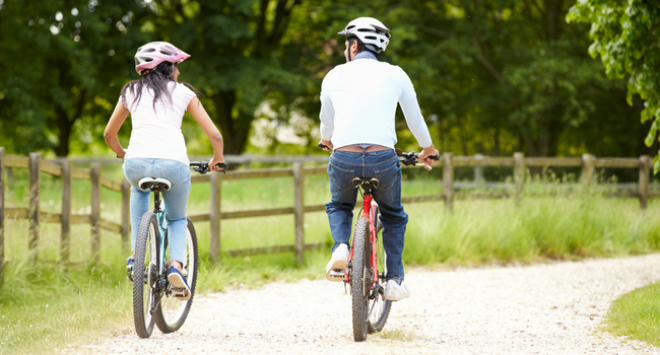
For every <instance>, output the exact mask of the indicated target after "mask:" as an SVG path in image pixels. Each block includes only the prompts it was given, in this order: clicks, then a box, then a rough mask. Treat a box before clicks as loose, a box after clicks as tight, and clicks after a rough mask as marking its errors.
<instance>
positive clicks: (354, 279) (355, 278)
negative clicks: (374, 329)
mask: <svg viewBox="0 0 660 355" xmlns="http://www.w3.org/2000/svg"><path fill="white" fill-rule="evenodd" d="M369 244H370V243H369V221H368V220H367V219H364V218H360V219H359V220H358V221H357V223H356V224H355V235H354V236H353V260H351V270H350V282H351V298H352V300H351V301H352V304H353V339H355V341H365V340H366V339H367V318H368V298H369V288H370V287H369V283H370V282H371V281H372V279H371V278H372V275H371V273H370V272H369V270H371V269H370V268H369V254H370V253H369V248H367V245H369Z"/></svg>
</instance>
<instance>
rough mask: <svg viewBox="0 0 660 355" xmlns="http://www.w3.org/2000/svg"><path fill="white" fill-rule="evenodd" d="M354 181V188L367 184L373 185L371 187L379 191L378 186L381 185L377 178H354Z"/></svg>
mask: <svg viewBox="0 0 660 355" xmlns="http://www.w3.org/2000/svg"><path fill="white" fill-rule="evenodd" d="M352 181H353V187H356V188H357V187H358V186H360V185H362V184H365V183H366V184H369V185H371V187H373V188H374V189H377V188H378V185H380V181H379V180H378V179H376V178H375V177H361V176H360V177H356V178H353V180H352Z"/></svg>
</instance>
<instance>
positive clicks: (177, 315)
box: [155, 219, 199, 334]
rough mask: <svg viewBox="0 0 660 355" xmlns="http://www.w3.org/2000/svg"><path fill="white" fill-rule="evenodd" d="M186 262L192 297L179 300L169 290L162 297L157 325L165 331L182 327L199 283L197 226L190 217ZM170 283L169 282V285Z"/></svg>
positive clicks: (157, 312) (172, 330) (156, 316)
mask: <svg viewBox="0 0 660 355" xmlns="http://www.w3.org/2000/svg"><path fill="white" fill-rule="evenodd" d="M186 246H187V250H186V253H185V255H186V259H187V260H186V262H185V263H184V265H183V267H184V269H185V270H186V271H187V277H186V278H187V281H188V286H189V287H190V298H189V299H188V300H187V301H179V300H177V299H175V298H174V297H169V296H168V295H167V291H166V293H165V295H163V297H162V298H161V302H160V304H159V306H158V308H157V309H156V315H155V318H156V325H157V326H158V329H160V331H161V332H163V333H166V334H167V333H172V332H176V331H177V330H179V329H181V327H182V326H183V323H185V321H186V318H188V313H189V312H190V308H191V307H192V302H193V298H194V297H195V285H196V284H197V267H198V265H199V252H198V249H197V234H196V233H195V226H193V223H192V221H191V220H190V219H188V228H187V233H186ZM167 287H170V286H169V283H168V286H167Z"/></svg>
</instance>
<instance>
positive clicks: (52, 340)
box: [0, 167, 660, 354]
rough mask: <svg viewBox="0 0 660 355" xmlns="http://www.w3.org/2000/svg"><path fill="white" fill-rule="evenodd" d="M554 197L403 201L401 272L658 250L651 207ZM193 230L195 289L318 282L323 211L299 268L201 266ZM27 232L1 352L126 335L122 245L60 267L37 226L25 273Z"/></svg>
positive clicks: (272, 195)
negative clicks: (449, 206)
mask: <svg viewBox="0 0 660 355" xmlns="http://www.w3.org/2000/svg"><path fill="white" fill-rule="evenodd" d="M104 175H106V176H113V177H115V178H119V177H121V171H120V170H119V169H118V167H114V168H113V167H104ZM406 175H407V177H406V179H404V182H403V188H402V190H403V196H411V195H422V194H438V193H441V192H442V183H441V171H440V169H437V170H434V171H433V172H431V173H430V174H426V175H422V174H420V172H415V171H407V172H406ZM26 181H27V173H26V172H25V171H21V170H19V169H15V172H14V182H13V184H12V185H11V186H10V189H8V190H7V191H6V197H7V207H27V195H28V192H27V191H28V190H27V184H26ZM73 189H74V191H73V196H74V199H73V211H74V213H89V191H90V183H89V182H86V181H76V183H75V184H74V186H73ZM562 189H563V185H562V183H561V182H556V183H547V184H541V183H531V184H528V185H527V187H526V191H527V193H528V196H526V197H525V198H524V199H523V203H522V206H520V207H519V208H517V207H516V206H515V205H514V202H513V201H512V200H510V199H508V200H481V201H456V202H455V205H454V212H453V213H451V214H447V213H445V212H444V206H443V204H442V203H439V202H429V203H418V204H411V205H407V206H406V211H407V213H408V215H409V218H410V223H409V225H408V230H407V233H406V249H405V252H404V261H405V262H406V264H408V265H434V264H437V263H445V264H461V265H474V264H484V263H510V262H523V263H531V262H535V261H539V260H544V259H578V258H582V257H592V256H595V257H616V256H625V255H635V254H643V253H651V252H656V251H658V250H660V220H658V219H657V218H653V216H654V215H657V214H658V213H659V212H660V201H650V203H649V208H648V210H647V211H644V212H642V211H640V210H639V205H638V201H637V200H635V199H604V198H602V197H598V196H596V195H589V194H584V193H582V194H581V193H580V192H579V191H577V192H576V193H575V196H573V197H549V196H548V195H547V193H554V192H557V191H562ZM208 191H209V186H208V183H206V184H205V183H201V184H194V185H193V188H192V191H191V195H190V202H189V206H188V213H189V214H198V213H206V212H208V209H209V199H208ZM538 194H541V195H542V196H541V197H539V196H536V195H538ZM532 195H533V196H532ZM561 195H562V194H559V196H561ZM60 196H61V186H60V182H59V180H58V179H57V178H51V177H48V176H42V181H41V205H40V207H41V209H42V210H44V211H48V212H55V213H57V212H59V208H60ZM222 198H223V200H222V210H223V211H236V210H245V209H259V208H273V207H286V206H291V205H293V180H292V179H291V178H271V179H253V180H237V181H224V182H223V185H222ZM329 199H330V194H329V191H328V181H327V177H325V176H309V177H307V178H306V184H305V203H306V204H321V203H325V202H327V201H328V200H329ZM120 200H121V197H120V195H119V194H118V193H116V192H113V191H108V190H105V189H103V191H102V202H103V205H102V216H103V217H104V218H107V219H109V220H112V221H119V220H120V213H121V211H120V208H119V207H120ZM293 222H294V221H293V216H272V217H261V218H247V219H235V220H223V221H222V233H221V238H222V248H223V249H237V248H250V247H262V246H273V245H283V244H293V239H294V230H293ZM195 228H196V230H197V235H198V239H199V247H200V252H201V255H202V260H201V266H200V275H199V291H200V293H205V292H211V291H223V290H226V289H227V288H229V287H233V286H238V285H245V286H247V287H258V286H259V285H262V284H264V283H267V282H272V281H274V280H281V281H295V280H299V279H301V278H308V279H317V278H321V277H323V269H324V266H325V263H326V262H327V258H328V256H329V246H330V245H331V242H332V239H331V237H330V233H329V227H328V222H327V217H326V216H325V213H323V212H318V213H308V214H306V215H305V240H306V242H308V243H314V242H322V243H326V244H327V245H328V248H327V250H325V249H324V250H319V251H316V252H309V253H306V262H305V264H304V265H297V264H296V262H295V259H294V257H293V254H292V253H284V254H277V255H266V256H255V257H247V258H224V259H223V261H222V263H221V264H219V265H212V264H211V263H209V262H208V250H209V231H208V228H209V226H208V223H197V224H196V225H195ZM27 231H28V222H27V221H24V220H20V221H19V220H8V221H7V223H6V229H5V239H6V241H5V243H6V245H5V255H6V257H7V259H10V260H12V261H11V262H10V263H9V265H8V269H7V273H6V285H5V287H4V288H2V289H0V316H1V318H0V354H5V353H7V354H8V353H12V354H13V353H19V354H20V353H48V352H54V350H53V349H55V348H58V349H62V348H63V347H67V346H70V345H76V344H82V343H85V342H89V341H93V340H94V339H95V338H97V337H98V336H100V335H108V334H111V333H112V332H117V331H130V327H131V326H132V322H133V320H132V314H131V299H130V296H129V295H130V284H129V283H128V282H126V280H125V276H124V271H123V265H124V263H125V258H126V256H128V254H129V251H128V250H124V249H123V248H122V240H121V237H120V236H119V235H117V234H114V233H110V232H105V231H103V232H102V236H101V237H102V240H101V257H100V261H99V263H98V264H96V265H92V264H89V263H87V262H85V263H82V264H80V265H79V266H77V267H75V268H73V269H71V270H69V271H66V270H64V269H62V268H61V267H59V266H58V264H57V260H58V255H59V225H56V224H43V225H42V228H41V231H40V237H39V259H40V260H41V261H40V262H39V263H37V264H36V265H33V264H30V263H28V262H26V261H25V256H26V255H27V252H28V249H27V234H28V232H27ZM90 252H91V240H90V227H89V226H84V225H83V226H80V225H78V226H73V229H72V235H71V260H74V261H83V260H87V259H88V258H89V255H90ZM46 304H47V305H48V308H46V306H45V305H46ZM30 326H32V327H30ZM122 327H123V328H122ZM122 329H125V330H122ZM126 329H128V330H126ZM385 336H389V337H390V338H392V339H394V338H396V337H399V335H396V334H391V335H387V334H385ZM404 338H405V337H404ZM388 339H389V338H388Z"/></svg>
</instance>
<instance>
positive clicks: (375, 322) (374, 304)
mask: <svg viewBox="0 0 660 355" xmlns="http://www.w3.org/2000/svg"><path fill="white" fill-rule="evenodd" d="M376 219H378V216H376ZM374 225H375V223H374ZM376 257H377V265H378V272H380V274H379V275H378V284H377V286H376V285H375V286H374V291H373V293H372V295H371V297H370V299H369V323H368V332H369V333H370V334H371V333H376V332H380V331H381V330H383V327H384V326H385V322H386V321H387V317H388V316H389V314H390V309H391V307H392V301H389V300H386V299H385V278H384V276H385V275H386V274H387V269H386V267H387V266H386V261H387V259H386V258H387V255H385V248H384V247H383V238H382V234H381V236H380V237H379V236H378V235H376Z"/></svg>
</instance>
